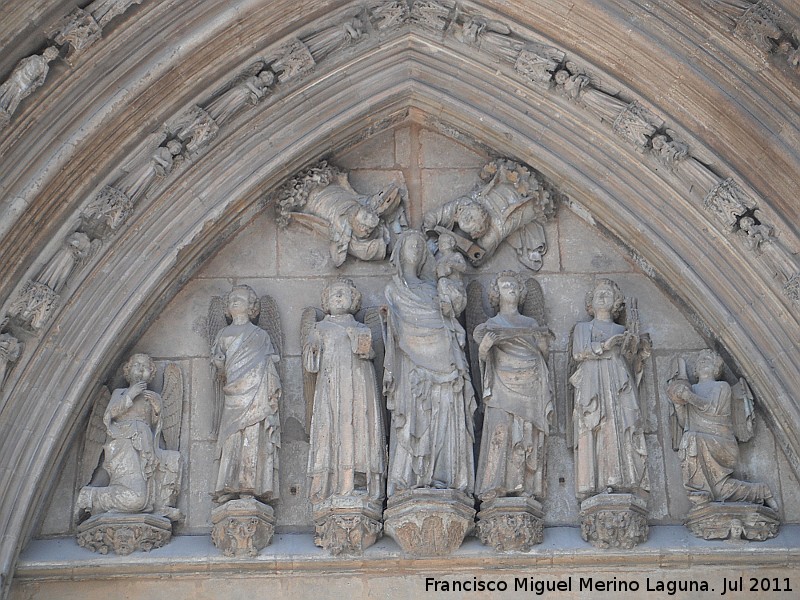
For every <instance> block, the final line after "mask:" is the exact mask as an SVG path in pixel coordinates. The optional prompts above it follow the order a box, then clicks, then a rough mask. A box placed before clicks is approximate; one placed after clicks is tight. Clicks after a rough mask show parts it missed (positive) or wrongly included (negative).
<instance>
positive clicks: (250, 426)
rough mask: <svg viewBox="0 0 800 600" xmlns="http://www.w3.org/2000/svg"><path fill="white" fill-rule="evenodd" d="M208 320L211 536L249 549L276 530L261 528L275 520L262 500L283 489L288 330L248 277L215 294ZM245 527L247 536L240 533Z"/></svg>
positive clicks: (228, 548) (224, 546) (226, 548)
mask: <svg viewBox="0 0 800 600" xmlns="http://www.w3.org/2000/svg"><path fill="white" fill-rule="evenodd" d="M256 318H258V319H259V321H258V325H256V324H254V323H253V320H255V319H256ZM227 319H230V321H231V322H230V324H226V323H227ZM208 328H209V329H208V332H209V342H210V343H211V364H212V370H213V372H214V379H215V382H216V384H215V385H216V399H215V407H216V412H215V416H214V431H215V432H217V450H216V457H217V459H218V460H219V470H218V472H217V478H216V483H215V484H214V489H213V493H212V496H213V498H214V501H215V502H217V503H218V504H220V505H222V506H219V507H217V509H215V510H216V512H215V513H214V515H216V516H215V517H214V518H215V521H214V523H215V526H214V527H215V529H214V531H215V533H214V538H213V539H214V543H215V544H216V545H217V547H219V548H220V549H221V550H222V551H223V552H226V553H227V552H234V554H236V553H237V552H245V551H246V552H251V550H252V548H251V545H254V546H253V547H254V548H255V549H256V551H257V550H258V549H260V548H261V547H263V546H259V544H260V543H261V542H264V540H266V542H265V543H268V542H269V540H270V539H271V537H272V534H271V532H264V528H265V527H266V528H267V529H269V527H267V525H268V524H271V523H272V522H274V521H273V517H272V514H273V511H272V507H270V506H268V505H267V504H264V502H268V501H274V500H277V499H278V497H279V489H280V488H279V483H278V481H279V480H278V474H279V468H278V449H279V448H280V445H281V431H280V418H279V415H278V402H279V400H280V396H281V391H282V388H281V380H280V377H279V375H278V369H277V365H278V362H279V361H280V355H281V347H282V345H283V341H282V339H283V338H282V335H281V332H280V317H279V314H278V309H277V305H276V304H275V301H274V300H273V299H272V298H271V297H270V296H264V297H262V298H261V299H260V300H259V298H258V296H257V295H256V293H255V291H254V290H253V289H252V288H251V287H249V286H247V285H238V286H234V287H233V288H232V289H231V291H230V292H229V293H228V296H227V298H224V299H223V298H221V297H215V298H213V299H212V301H211V306H210V307H209V316H208ZM231 502H235V504H231V506H227V504H230V503H231ZM251 520H255V521H257V522H258V523H262V525H263V526H262V527H259V525H258V523H256V524H252V523H251ZM251 525H252V526H251ZM267 533H268V534H267ZM245 534H247V535H249V536H250V537H249V538H248V540H249V541H243V538H242V537H241V536H244V535H245ZM232 536H233V537H232ZM234 548H235V549H238V550H232V549H234ZM242 548H245V549H246V550H241V549H242Z"/></svg>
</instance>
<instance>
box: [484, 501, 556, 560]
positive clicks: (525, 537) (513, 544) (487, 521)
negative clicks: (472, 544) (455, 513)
mask: <svg viewBox="0 0 800 600" xmlns="http://www.w3.org/2000/svg"><path fill="white" fill-rule="evenodd" d="M478 539H480V541H481V542H482V543H483V544H486V545H487V546H491V547H492V548H494V549H495V550H497V551H498V552H513V551H520V552H527V551H528V550H530V549H531V548H532V547H533V546H535V545H536V544H541V543H542V541H543V540H544V513H543V512H542V505H541V504H539V503H538V502H537V501H536V500H534V499H533V498H494V499H493V500H489V501H488V502H483V503H482V504H481V510H480V512H479V513H478Z"/></svg>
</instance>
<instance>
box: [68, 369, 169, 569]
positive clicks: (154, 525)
mask: <svg viewBox="0 0 800 600" xmlns="http://www.w3.org/2000/svg"><path fill="white" fill-rule="evenodd" d="M123 371H124V374H125V379H126V380H127V381H128V383H129V384H130V386H129V387H127V388H119V389H116V390H114V392H113V393H112V394H111V397H110V399H108V397H107V396H106V397H105V398H103V397H102V396H101V399H100V400H99V401H97V402H96V403H95V406H94V410H93V412H92V416H91V417H90V419H89V430H88V431H87V433H86V440H87V441H86V443H85V444H84V455H83V459H82V465H83V467H84V468H82V469H81V471H82V474H81V478H82V479H83V481H87V482H88V483H89V485H85V486H84V487H83V488H81V490H80V492H79V494H78V500H77V502H76V506H75V512H76V517H77V518H78V520H79V521H81V520H83V522H81V523H80V524H79V527H78V543H79V544H80V545H81V546H84V547H86V548H89V549H90V550H94V551H95V552H101V553H102V554H105V553H107V552H108V551H109V550H113V551H114V552H116V553H117V554H130V553H131V552H133V551H134V550H150V549H151V548H157V547H160V546H163V545H164V544H166V543H167V542H168V541H169V539H170V537H171V535H172V524H171V521H176V520H178V519H179V518H180V513H179V511H178V509H177V508H175V503H176V501H177V496H178V490H179V487H180V479H181V465H180V455H179V453H178V452H177V448H178V445H179V442H180V424H181V407H182V402H183V378H182V375H181V371H180V369H179V368H178V367H177V366H176V365H174V364H170V365H167V367H166V368H165V370H164V387H163V390H162V395H159V394H157V393H156V392H154V391H152V390H149V389H147V386H148V384H149V383H150V381H152V379H153V377H154V376H155V374H156V366H155V363H154V362H153V360H152V359H151V358H150V357H149V356H147V355H146V354H134V355H133V356H131V357H130V359H129V360H128V362H127V363H125V366H124V368H123ZM106 401H107V404H106ZM162 438H163V444H164V445H165V446H166V448H162V446H161V444H162ZM101 451H102V452H103V453H104V454H103V456H104V458H103V461H102V464H101V465H100V468H99V469H98V468H97V467H98V461H99V459H100V453H101ZM89 515H91V518H89V519H88V520H86V518H87V517H88V516H89Z"/></svg>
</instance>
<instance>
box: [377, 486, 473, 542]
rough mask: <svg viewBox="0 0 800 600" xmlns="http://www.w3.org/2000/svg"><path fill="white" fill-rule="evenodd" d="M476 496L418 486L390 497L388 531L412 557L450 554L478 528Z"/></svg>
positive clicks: (387, 513) (386, 519)
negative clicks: (474, 499) (476, 526)
mask: <svg viewBox="0 0 800 600" xmlns="http://www.w3.org/2000/svg"><path fill="white" fill-rule="evenodd" d="M472 506H473V502H472V499H471V498H469V497H468V496H466V495H465V494H462V493H461V492H459V491H457V490H436V489H422V488H420V489H415V490H408V491H405V492H400V493H397V494H395V495H393V496H391V497H390V498H389V501H388V505H387V507H386V510H385V511H384V514H383V518H384V530H385V532H386V534H387V535H389V536H391V537H392V538H393V539H394V540H395V541H396V542H397V543H398V544H400V547H401V548H402V549H403V551H404V552H407V553H408V554H411V555H412V556H446V555H448V554H451V553H452V552H453V551H455V550H456V549H457V548H458V547H459V546H460V545H461V543H462V542H463V541H464V537H465V536H467V535H468V534H469V533H470V532H471V531H472V530H473V528H474V526H475V524H474V519H475V509H474V508H472Z"/></svg>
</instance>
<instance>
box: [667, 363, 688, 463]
mask: <svg viewBox="0 0 800 600" xmlns="http://www.w3.org/2000/svg"><path fill="white" fill-rule="evenodd" d="M670 373H671V375H670V377H669V379H668V380H667V385H668V386H669V384H671V383H672V382H673V381H684V382H687V383H688V381H689V375H688V370H687V368H686V360H684V359H683V358H681V357H674V358H673V359H672V364H671V368H670ZM667 391H668V393H669V388H667ZM687 417H688V411H687V410H686V406H684V405H680V404H675V403H674V402H670V403H669V427H670V434H671V438H672V449H673V450H678V448H680V445H681V438H682V437H683V432H684V431H685V429H686V426H687V424H688V423H687V422H686V419H687Z"/></svg>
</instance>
